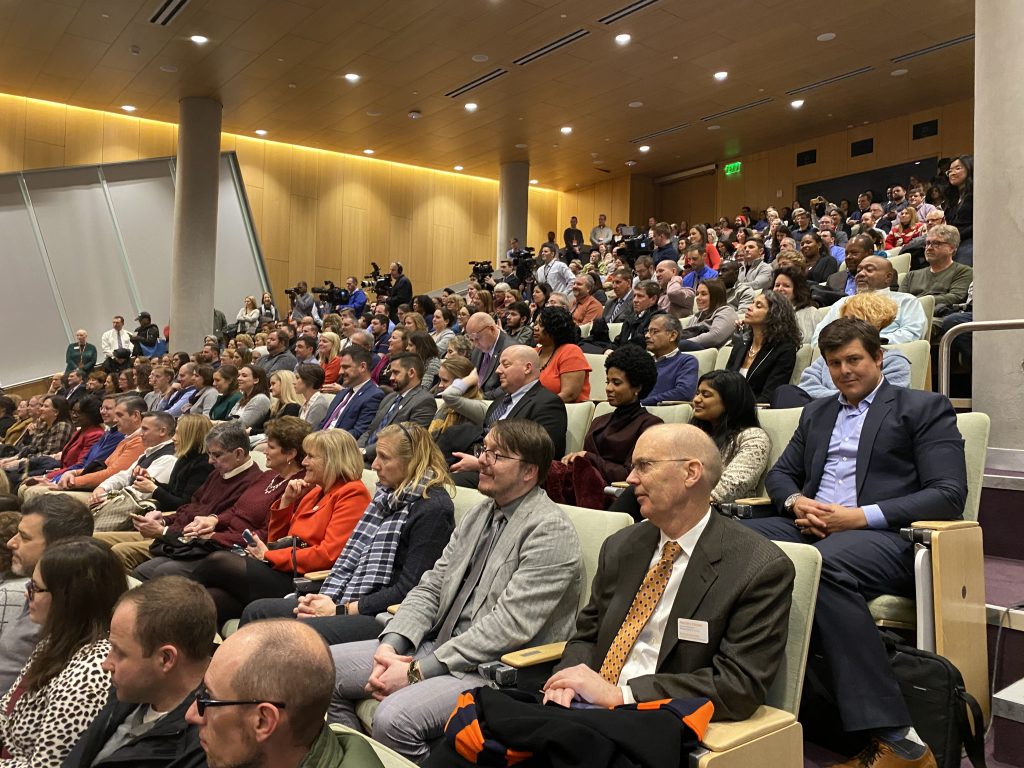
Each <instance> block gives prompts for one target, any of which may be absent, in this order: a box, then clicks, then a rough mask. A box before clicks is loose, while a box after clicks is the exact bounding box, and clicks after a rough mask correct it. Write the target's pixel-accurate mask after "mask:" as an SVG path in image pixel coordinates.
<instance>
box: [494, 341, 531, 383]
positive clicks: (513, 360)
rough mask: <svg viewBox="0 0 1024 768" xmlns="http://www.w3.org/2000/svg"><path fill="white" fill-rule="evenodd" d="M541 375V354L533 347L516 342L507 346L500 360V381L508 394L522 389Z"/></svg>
mask: <svg viewBox="0 0 1024 768" xmlns="http://www.w3.org/2000/svg"><path fill="white" fill-rule="evenodd" d="M538 376H540V355H538V354H537V351H536V350H535V349H534V348H533V347H528V346H526V345H525V344H514V345H513V346H511V347H506V348H505V349H504V351H503V352H502V353H501V359H500V360H499V361H498V381H499V383H500V386H501V388H502V389H503V390H504V391H505V392H506V393H508V394H510V395H511V394H512V393H514V392H517V391H518V390H520V389H522V388H523V387H524V386H525V385H526V384H528V383H529V382H531V381H533V380H535V379H536V378H537V377H538Z"/></svg>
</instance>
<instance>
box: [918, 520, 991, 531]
mask: <svg viewBox="0 0 1024 768" xmlns="http://www.w3.org/2000/svg"><path fill="white" fill-rule="evenodd" d="M910 527H911V528H925V529H927V530H930V531H957V530H960V529H961V528H977V527H978V522H977V521H976V520H918V521H917V522H914V523H911V524H910Z"/></svg>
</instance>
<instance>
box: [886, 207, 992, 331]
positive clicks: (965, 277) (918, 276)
mask: <svg viewBox="0 0 1024 768" xmlns="http://www.w3.org/2000/svg"><path fill="white" fill-rule="evenodd" d="M959 247H960V233H959V232H958V231H957V228H956V227H951V226H950V225H949V224H939V225H938V226H935V227H932V228H931V229H929V230H928V234H926V235H925V241H924V258H925V260H926V261H927V262H928V266H927V267H924V268H923V269H914V270H911V271H910V272H908V273H907V274H906V275H905V276H904V278H903V282H902V283H901V284H900V291H902V292H903V293H909V294H911V295H913V296H917V297H921V296H934V297H935V314H937V315H945V314H948V313H949V311H950V310H949V308H950V307H951V306H953V305H955V304H963V303H964V302H966V301H967V289H968V288H969V287H970V285H971V283H972V282H973V281H974V270H973V269H972V268H971V267H968V266H967V265H966V264H960V263H959V262H956V261H953V256H954V255H955V254H956V249H957V248H959Z"/></svg>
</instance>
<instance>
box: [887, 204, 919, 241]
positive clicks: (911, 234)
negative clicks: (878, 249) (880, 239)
mask: <svg viewBox="0 0 1024 768" xmlns="http://www.w3.org/2000/svg"><path fill="white" fill-rule="evenodd" d="M923 232H924V222H923V221H919V220H918V218H917V209H916V208H914V207H912V206H907V207H906V208H904V209H903V210H901V211H899V212H898V214H897V222H896V225H895V226H894V227H893V228H892V229H891V230H890V231H889V234H888V235H886V236H885V247H886V249H889V248H902V247H903V246H905V245H909V244H910V242H911V241H912V240H915V239H916V238H918V237H920V236H921V235H922V233H923Z"/></svg>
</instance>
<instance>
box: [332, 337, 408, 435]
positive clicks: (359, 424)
mask: <svg viewBox="0 0 1024 768" xmlns="http://www.w3.org/2000/svg"><path fill="white" fill-rule="evenodd" d="M395 336H399V338H401V336H402V335H401V334H399V333H398V329H397V328H396V329H395V333H393V334H392V337H395ZM370 360H371V358H370V353H369V352H367V351H366V350H365V349H363V348H362V347H355V346H352V347H347V348H346V349H344V350H342V353H341V382H342V384H343V385H344V389H342V390H341V391H340V392H339V393H338V394H337V395H335V396H334V399H333V400H332V401H331V405H330V407H329V408H328V409H327V416H326V418H325V419H324V421H323V423H322V424H321V425H320V429H343V430H345V431H346V432H348V433H349V434H350V435H352V437H353V438H355V439H359V438H360V437H361V436H362V434H363V433H364V432H365V431H366V429H367V428H368V427H369V426H370V422H371V421H373V417H374V414H376V413H377V406H379V405H380V401H381V400H382V399H383V397H384V392H383V391H382V390H381V388H380V387H378V386H377V385H376V384H375V383H374V382H373V381H371V379H370Z"/></svg>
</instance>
